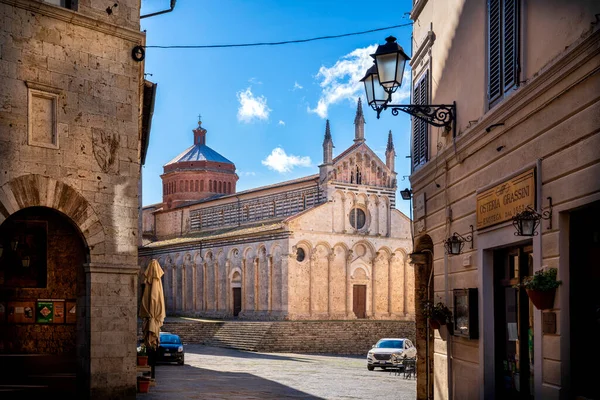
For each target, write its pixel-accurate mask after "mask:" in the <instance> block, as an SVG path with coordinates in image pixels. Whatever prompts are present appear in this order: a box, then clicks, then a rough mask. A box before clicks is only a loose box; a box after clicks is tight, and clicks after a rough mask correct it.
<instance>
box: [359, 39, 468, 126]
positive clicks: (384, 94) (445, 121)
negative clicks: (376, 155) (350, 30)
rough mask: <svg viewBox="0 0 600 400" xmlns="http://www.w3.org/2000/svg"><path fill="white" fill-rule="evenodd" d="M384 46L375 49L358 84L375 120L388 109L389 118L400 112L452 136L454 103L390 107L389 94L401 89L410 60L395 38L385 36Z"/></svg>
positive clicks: (396, 105) (390, 99)
mask: <svg viewBox="0 0 600 400" xmlns="http://www.w3.org/2000/svg"><path fill="white" fill-rule="evenodd" d="M385 40H386V43H385V44H382V45H379V46H378V47H377V50H376V51H375V54H371V57H373V58H374V60H375V63H374V65H373V66H372V67H371V68H369V69H368V70H367V73H366V74H365V76H364V77H363V78H362V79H361V82H363V83H364V84H365V92H366V95H367V103H368V104H369V105H370V106H371V108H373V110H375V111H376V112H377V118H378V119H379V116H380V114H381V112H382V111H383V110H386V109H388V108H391V110H392V115H394V116H396V115H398V112H399V111H403V112H405V113H408V114H410V115H412V116H413V117H415V118H419V119H421V120H423V121H425V122H427V123H428V124H430V125H433V126H437V127H444V128H445V129H446V130H448V131H449V130H451V129H453V135H454V136H456V102H454V103H452V104H391V101H392V94H393V93H394V92H395V91H396V90H398V88H399V87H400V86H401V85H402V76H403V75H404V67H405V65H406V61H408V60H410V57H409V56H407V55H406V54H405V53H404V50H402V47H401V46H400V45H399V44H398V43H396V38H395V37H393V36H389V37H388V38H386V39H385Z"/></svg>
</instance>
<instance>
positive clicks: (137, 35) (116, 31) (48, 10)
mask: <svg viewBox="0 0 600 400" xmlns="http://www.w3.org/2000/svg"><path fill="white" fill-rule="evenodd" d="M0 3H3V4H8V5H10V6H13V7H17V8H21V9H23V10H27V11H32V12H35V13H38V14H41V15H45V16H47V17H50V18H54V19H57V20H60V21H64V22H68V23H70V24H73V25H77V26H81V27H83V28H87V29H91V30H95V31H98V32H102V33H105V34H107V35H111V36H116V37H118V38H121V39H124V40H128V41H130V42H133V43H136V44H141V43H142V42H143V41H144V38H145V33H144V32H140V31H135V30H132V29H128V28H123V27H121V26H118V25H113V24H109V23H107V22H104V21H100V20H98V19H95V18H92V17H88V16H86V15H83V14H81V13H78V12H77V11H73V10H69V9H67V8H64V7H58V6H55V5H52V4H48V3H44V2H43V1H34V0H0Z"/></svg>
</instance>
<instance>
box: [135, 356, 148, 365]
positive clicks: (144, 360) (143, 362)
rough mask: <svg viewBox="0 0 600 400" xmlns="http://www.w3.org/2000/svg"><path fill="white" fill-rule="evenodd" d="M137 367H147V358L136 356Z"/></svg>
mask: <svg viewBox="0 0 600 400" xmlns="http://www.w3.org/2000/svg"><path fill="white" fill-rule="evenodd" d="M137 365H140V366H143V365H148V356H137Z"/></svg>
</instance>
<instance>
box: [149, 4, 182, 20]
mask: <svg viewBox="0 0 600 400" xmlns="http://www.w3.org/2000/svg"><path fill="white" fill-rule="evenodd" d="M176 2H177V0H171V8H170V9H168V10H162V11H157V12H155V13H152V14H146V15H140V19H142V18H148V17H154V16H155V15H159V14H165V13H168V12H171V11H173V9H174V8H175V3H176Z"/></svg>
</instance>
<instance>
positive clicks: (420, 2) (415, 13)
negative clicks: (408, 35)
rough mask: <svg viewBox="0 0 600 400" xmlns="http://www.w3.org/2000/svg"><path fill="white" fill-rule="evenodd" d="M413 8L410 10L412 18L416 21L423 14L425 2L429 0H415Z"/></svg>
mask: <svg viewBox="0 0 600 400" xmlns="http://www.w3.org/2000/svg"><path fill="white" fill-rule="evenodd" d="M414 3H415V4H414V5H413V9H412V10H411V11H410V19H412V20H413V21H416V20H417V18H419V15H421V11H423V8H425V4H427V0H416V1H415V2H414Z"/></svg>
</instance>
